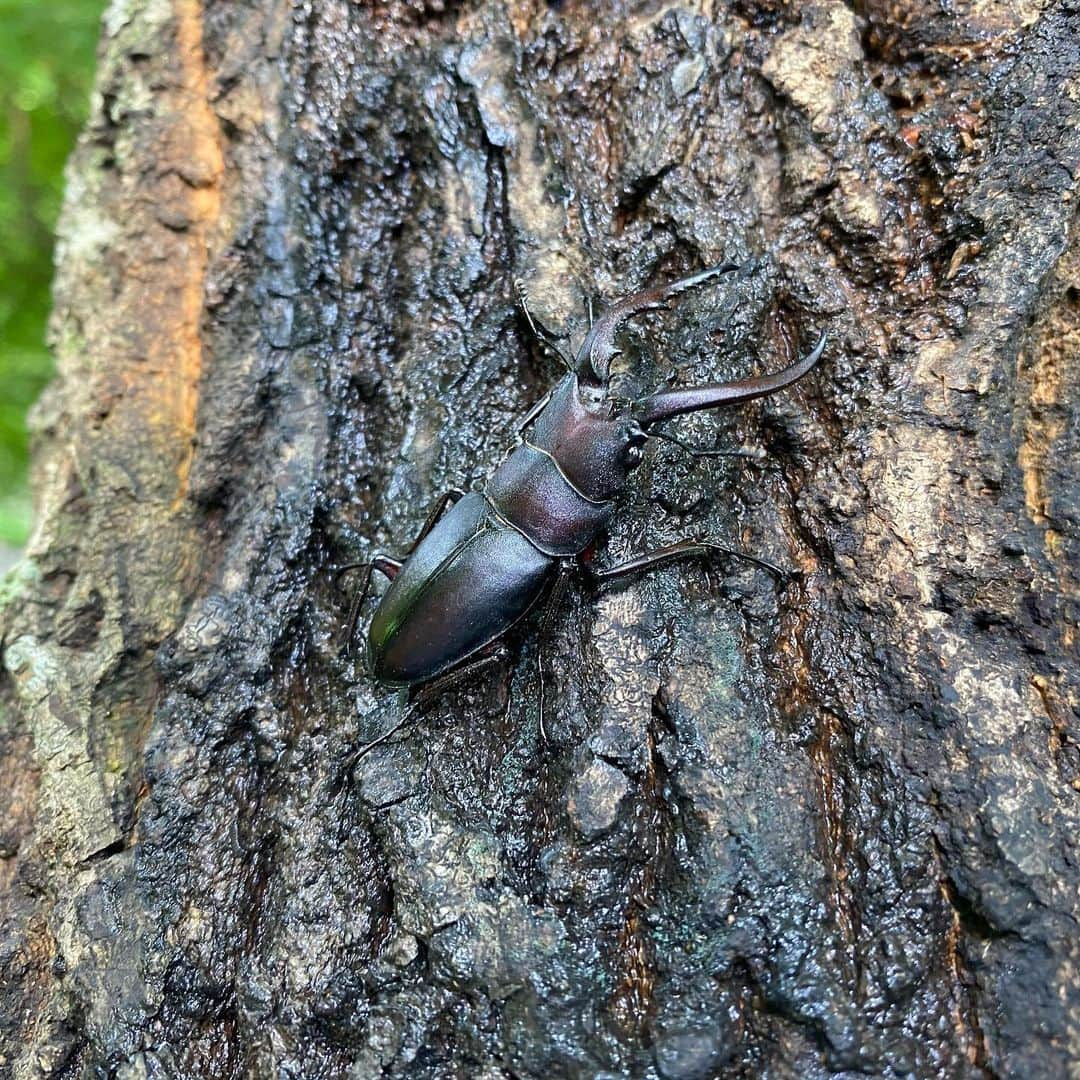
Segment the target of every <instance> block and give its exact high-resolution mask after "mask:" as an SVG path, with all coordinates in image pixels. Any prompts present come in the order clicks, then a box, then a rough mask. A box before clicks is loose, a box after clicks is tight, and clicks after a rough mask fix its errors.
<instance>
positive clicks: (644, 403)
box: [361, 266, 825, 687]
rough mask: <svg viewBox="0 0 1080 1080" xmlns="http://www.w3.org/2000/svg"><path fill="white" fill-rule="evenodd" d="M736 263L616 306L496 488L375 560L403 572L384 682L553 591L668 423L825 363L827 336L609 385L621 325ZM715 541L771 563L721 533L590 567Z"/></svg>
mask: <svg viewBox="0 0 1080 1080" xmlns="http://www.w3.org/2000/svg"><path fill="white" fill-rule="evenodd" d="M732 269H735V267H731V266H721V267H714V268H712V269H709V270H705V271H704V272H702V273H699V274H695V275H693V276H691V277H687V278H683V279H681V280H679V281H675V282H672V283H670V284H668V285H663V286H659V287H657V288H652V289H647V290H645V291H644V292H640V293H637V294H635V295H633V296H630V297H628V298H627V299H625V300H622V301H620V302H619V303H617V304H615V305H614V306H613V307H611V308H610V309H609V310H608V311H607V312H605V313H604V315H603V316H602V317H601V318H599V319H598V320H597V321H596V322H595V324H594V325H593V326H592V328H591V329H590V331H589V333H588V334H587V336H586V337H585V340H584V341H583V343H582V345H581V348H580V350H579V351H578V355H577V359H576V363H575V364H574V366H573V370H571V371H570V372H569V373H568V374H567V375H566V376H565V377H564V378H563V379H562V380H561V381H560V382H559V383H558V384H557V385H556V386H555V387H554V389H553V390H552V391H551V392H550V394H549V395H548V396H547V397H546V398H545V399H544V400H543V401H541V402H540V403H539V405H537V407H536V408H535V409H533V411H532V412H531V413H530V415H529V417H528V418H527V419H526V421H525V422H524V423H523V425H522V428H521V433H520V438H519V440H518V442H517V444H516V445H515V446H514V447H513V449H512V450H511V451H510V453H509V455H508V456H507V458H506V459H505V460H504V461H503V463H502V464H501V465H500V466H499V467H498V469H496V470H495V472H494V473H493V474H492V475H491V477H490V478H489V479H488V481H487V483H486V485H485V486H484V488H483V490H482V491H474V492H470V493H469V494H465V495H460V496H459V497H458V498H457V501H456V502H454V501H453V500H452V498H451V497H444V498H443V500H441V501H440V503H439V505H438V506H437V507H436V508H435V510H434V511H433V512H432V514H431V515H430V516H429V518H428V522H427V524H426V525H425V527H424V530H423V531H422V532H421V534H420V536H419V537H418V538H417V540H416V542H415V544H414V546H413V548H412V551H411V552H410V554H409V555H408V557H407V558H406V559H404V561H399V560H395V559H390V558H387V557H385V556H380V557H378V558H377V559H375V560H374V561H373V563H372V564H371V567H373V568H376V569H379V570H380V571H382V572H383V573H385V574H386V575H387V576H388V577H389V578H390V579H391V582H390V586H389V588H388V589H387V590H386V593H385V594H384V595H383V597H382V599H381V600H380V601H379V604H378V607H377V608H376V610H375V614H374V616H373V618H372V620H371V625H370V628H369V630H368V656H369V660H370V666H371V672H372V674H373V675H374V677H375V678H376V679H377V680H379V681H380V682H382V683H385V684H389V685H395V686H410V687H411V686H417V685H419V684H422V683H426V682H428V681H429V680H432V679H434V678H435V677H436V676H439V675H441V674H442V673H444V672H449V671H450V670H451V669H457V668H459V667H460V666H461V665H464V664H465V663H466V662H467V661H469V660H470V659H472V658H474V657H477V656H478V655H480V654H482V653H483V652H484V651H485V650H486V649H487V647H488V646H490V645H492V644H493V643H494V642H497V641H498V640H499V639H500V638H502V636H503V635H504V634H506V632H507V631H508V630H509V629H510V628H511V627H512V626H513V625H514V624H515V623H516V622H518V621H519V620H520V619H521V618H522V617H523V616H524V615H525V614H526V613H527V612H528V611H529V610H530V608H532V607H533V606H534V605H535V604H536V603H537V601H538V600H539V599H540V598H541V597H542V596H543V595H544V594H545V592H546V591H547V590H548V589H549V587H550V586H551V583H552V581H553V579H554V578H555V577H556V576H557V573H558V571H559V569H560V567H565V566H566V565H567V563H569V562H570V561H572V560H573V561H577V560H579V559H580V557H581V555H582V553H583V552H585V551H586V549H588V548H589V547H590V546H591V545H592V544H593V542H594V541H595V540H596V539H597V538H598V537H599V536H600V535H601V534H602V533H603V532H604V530H605V529H606V528H607V525H608V522H609V521H610V519H611V514H612V508H613V505H614V499H615V497H616V496H617V495H618V494H619V491H620V490H621V489H622V487H623V486H624V485H625V484H626V482H627V479H628V477H629V476H630V474H631V473H632V472H633V470H634V469H635V468H636V467H637V465H638V464H639V463H640V461H641V458H642V449H643V447H644V445H645V443H646V442H647V440H648V439H649V438H650V436H651V435H653V434H656V431H655V429H656V427H657V425H659V424H661V423H663V422H664V421H667V420H670V419H672V418H673V417H676V416H680V415H682V414H684V413H690V412H696V411H698V410H700V409H710V408H713V407H715V406H718V405H735V404H738V403H739V402H743V401H750V400H751V399H753V398H758V397H764V396H766V395H768V394H774V393H776V392H777V391H778V390H783V389H784V388H785V387H787V386H790V385H791V384H792V383H794V382H795V381H796V380H798V379H801V378H802V377H803V376H804V375H805V374H806V373H807V372H808V371H809V370H810V369H811V368H812V367H813V366H814V364H816V363H817V362H818V360H819V359H820V358H821V354H822V350H823V348H824V344H825V341H824V337H822V339H821V340H820V341H819V342H818V344H817V346H816V347H815V348H814V350H813V351H812V352H811V353H810V354H809V355H808V356H806V357H805V358H803V359H801V360H799V361H798V362H797V363H796V364H794V365H792V366H791V367H789V368H786V369H785V370H784V371H781V372H779V373H777V374H775V375H766V376H762V377H759V378H749V379H741V380H738V381H736V382H728V383H714V384H711V385H707V386H698V387H693V388H689V389H666V390H660V391H657V392H656V393H652V394H649V395H647V396H644V397H642V398H639V399H638V400H636V401H621V400H616V399H614V398H612V397H611V396H610V394H609V379H610V365H611V361H612V359H613V357H614V356H615V355H616V354H617V350H616V348H615V333H616V331H617V330H618V328H619V327H620V326H621V325H622V323H624V322H625V321H626V320H627V319H628V318H630V317H631V316H633V315H636V314H638V313H640V312H643V311H646V310H649V309H656V308H663V307H666V306H667V303H668V301H669V300H670V299H671V298H672V297H674V296H676V295H677V294H679V293H681V292H683V291H684V290H686V289H688V288H690V287H691V286H694V285H698V284H700V283H701V282H704V281H707V280H709V279H710V278H713V277H715V276H717V275H719V274H722V273H727V272H729V271H730V270H732ZM448 508H449V509H448ZM708 551H719V552H724V553H727V554H735V555H740V556H742V557H744V558H750V559H751V560H752V561H755V562H758V563H759V564H762V565H766V566H767V565H768V564H765V563H763V562H762V560H759V559H756V558H755V557H753V556H749V555H745V554H744V553H741V552H734V551H732V550H731V549H729V548H725V547H722V546H721V545H718V544H714V543H712V542H711V541H705V540H684V541H682V542H681V543H678V544H673V545H671V546H669V547H666V548H662V549H660V550H658V551H653V552H648V553H646V554H643V555H641V556H639V557H638V558H636V559H632V560H630V561H629V562H626V563H622V564H620V565H619V566H615V567H611V568H609V569H606V570H600V571H597V570H589V573H590V574H591V575H592V576H593V577H594V578H599V579H610V578H612V577H615V576H618V575H620V574H624V573H628V572H632V571H637V570H642V569H644V568H646V567H649V566H653V565H655V564H657V563H659V562H662V561H666V560H670V559H674V558H677V557H680V556H684V555H688V554H697V553H703V552H708ZM770 569H775V568H771V567H770ZM369 578H370V569H369ZM365 591H366V584H365ZM361 595H363V594H361Z"/></svg>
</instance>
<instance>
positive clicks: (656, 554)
mask: <svg viewBox="0 0 1080 1080" xmlns="http://www.w3.org/2000/svg"><path fill="white" fill-rule="evenodd" d="M693 555H729V556H731V557H732V558H735V559H745V560H746V561H747V562H751V563H753V564H754V565H755V566H760V567H761V569H762V570H766V571H768V572H769V573H770V574H772V575H773V577H775V578H776V579H777V580H778V581H779V582H780V583H781V584H785V583H786V582H787V581H789V580H790V579H791V578H793V577H794V576H795V575H794V574H793V573H792V572H791V571H787V570H781V569H780V567H779V566H775V565H773V563H771V562H767V561H766V560H765V559H759V558H758V557H757V556H756V555H751V554H749V553H748V552H746V551H740V550H739V549H738V548H730V547H725V546H724V545H723V544H717V543H714V542H713V541H712V540H695V539H693V538H692V537H687V539H685V540H680V541H678V542H677V543H675V544H668V545H667V546H666V547H662V548H657V549H656V550H655V551H647V552H645V553H644V554H642V555H638V556H636V557H635V558H633V559H627V560H626V561H625V562H621V563H616V564H615V565H614V566H608V567H605V568H604V569H602V570H597V569H595V568H594V567H592V566H589V565H587V564H585V563H582V564H581V565H582V567H583V569H584V570H585V573H586V574H587V575H588V577H589V578H590V579H591V580H592V581H593V582H594V583H596V584H598V585H602V584H604V583H606V582H608V581H614V580H616V579H618V578H621V577H626V576H628V575H629V574H637V573H640V572H641V571H642V570H651V569H652V568H653V567H654V566H662V565H663V564H664V563H669V562H673V561H674V560H676V559H685V558H689V557H690V556H693Z"/></svg>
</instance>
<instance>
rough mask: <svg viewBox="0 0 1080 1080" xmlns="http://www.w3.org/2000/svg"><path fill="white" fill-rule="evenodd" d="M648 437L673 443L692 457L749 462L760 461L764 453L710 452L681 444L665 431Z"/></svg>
mask: <svg viewBox="0 0 1080 1080" xmlns="http://www.w3.org/2000/svg"><path fill="white" fill-rule="evenodd" d="M649 436H650V437H651V438H654V439H662V440H663V441H664V442H669V443H673V444H674V445H675V446H678V447H679V448H680V449H682V450H685V451H686V453H688V454H690V455H691V456H692V457H737V458H747V459H748V460H751V461H760V460H761V459H762V458H763V457H765V451H764V450H761V449H756V450H746V449H741V450H712V449H706V448H705V447H702V446H691V445H690V443H688V442H683V440H682V439H678V438H676V437H675V436H674V435H669V434H668V433H667V432H666V431H650V432H649Z"/></svg>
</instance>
